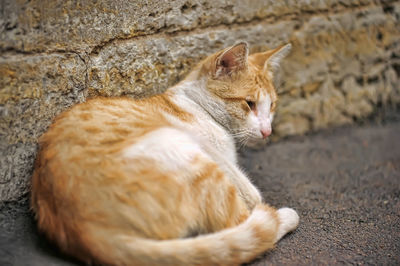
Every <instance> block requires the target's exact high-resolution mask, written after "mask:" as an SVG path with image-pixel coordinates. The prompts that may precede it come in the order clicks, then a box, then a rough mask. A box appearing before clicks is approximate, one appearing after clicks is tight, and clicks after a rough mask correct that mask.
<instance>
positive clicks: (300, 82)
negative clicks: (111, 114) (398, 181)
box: [0, 0, 400, 201]
mask: <svg viewBox="0 0 400 266" xmlns="http://www.w3.org/2000/svg"><path fill="white" fill-rule="evenodd" d="M135 2H136V3H135ZM239 40H245V41H247V42H248V43H249V44H250V45H251V50H252V51H253V52H255V51H262V50H264V49H266V48H267V47H270V48H273V47H275V46H277V45H279V44H283V43H287V42H291V43H292V44H293V51H292V53H291V54H290V56H289V57H288V58H287V60H285V61H284V63H283V67H282V76H283V78H282V84H281V86H280V89H279V95H280V102H279V104H278V111H277V115H276V119H275V125H274V136H275V138H279V137H282V136H287V135H294V134H303V133H305V132H308V131H312V130H318V129H321V128H327V127H331V126H339V125H343V124H347V123H352V122H353V121H355V120H356V119H359V118H362V117H365V116H368V115H370V114H371V113H373V112H374V110H375V109H376V107H377V106H382V105H387V104H398V103H400V88H399V82H400V3H399V2H398V1H372V0H349V1H341V0H300V1H295V0H286V1H273V0H263V1H252V0H234V1H227V0H213V1H210V0H172V1H158V0H150V1H128V0H118V1H114V0H98V1H77V0H71V1H65V0H31V1H22V0H18V1H14V0H3V1H1V2H0V201H10V200H16V199H20V198H24V197H25V196H26V193H27V191H28V190H29V179H30V175H31V173H32V167H33V161H34V157H35V154H36V150H37V138H38V137H39V136H40V135H41V134H42V133H43V132H44V131H45V130H46V128H47V127H48V125H49V124H50V122H51V120H52V118H53V117H54V116H55V115H56V114H58V113H59V112H61V111H63V110H65V109H66V108H68V107H69V106H71V105H73V104H75V103H78V102H82V101H85V99H86V98H87V97H91V96H96V95H105V96H115V95H129V96H133V97H141V96H148V95H151V94H154V93H158V92H162V91H163V90H165V89H166V88H168V87H169V86H171V85H173V84H174V83H176V82H177V81H178V80H179V79H181V78H182V77H183V76H184V75H185V74H186V73H188V71H189V70H190V69H191V67H192V66H193V65H194V64H195V63H196V62H197V61H199V60H200V59H201V58H203V57H205V56H206V55H207V54H210V53H212V52H214V51H216V50H219V49H221V48H223V47H226V46H229V45H232V44H234V43H235V42H237V41H239Z"/></svg>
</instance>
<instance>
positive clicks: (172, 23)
mask: <svg viewBox="0 0 400 266" xmlns="http://www.w3.org/2000/svg"><path fill="white" fill-rule="evenodd" d="M371 3H373V1H371V0H362V1H360V0H350V1H340V0H325V1H319V0H311V1H310V0H301V1H295V0H290V1H284V2H283V1H272V0H266V1H251V0H235V1H226V0H213V1H210V0H172V1H158V0H150V1H114V0H102V1H90V0H84V1H76V0H75V1H64V0H56V1H49V0H45V1H43V0H33V1H10V0H8V1H2V2H1V3H0V14H1V16H0V30H1V32H0V50H8V49H11V50H17V51H25V52H28V51H65V50H66V51H78V50H79V51H89V50H92V49H94V48H97V46H99V45H102V44H104V43H107V42H109V41H110V40H115V39H126V38H132V37H136V36H143V35H149V34H154V33H158V32H166V33H173V32H181V31H189V30H194V29H197V28H205V27H210V26H215V25H221V24H227V25H228V24H232V23H243V22H248V21H251V20H255V19H256V20H257V19H265V18H270V19H271V21H275V20H276V18H278V17H281V16H289V15H299V14H300V13H302V12H307V13H309V12H321V11H328V10H336V9H337V10H340V9H342V8H346V7H351V6H364V5H367V4H371Z"/></svg>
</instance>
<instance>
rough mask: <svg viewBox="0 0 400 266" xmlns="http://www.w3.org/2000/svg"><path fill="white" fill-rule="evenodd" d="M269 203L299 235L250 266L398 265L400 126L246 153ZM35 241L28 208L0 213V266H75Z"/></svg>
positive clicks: (14, 206)
mask: <svg viewBox="0 0 400 266" xmlns="http://www.w3.org/2000/svg"><path fill="white" fill-rule="evenodd" d="M241 158H242V159H241V161H242V165H243V166H244V168H245V169H247V171H248V173H249V174H250V176H252V177H253V179H254V182H255V183H256V185H257V186H258V187H259V188H260V189H261V190H262V192H263V196H264V199H265V201H266V202H268V203H270V204H271V205H273V206H276V207H283V206H290V207H292V208H295V209H296V210H297V211H298V213H299V215H300V225H299V228H298V229H297V230H296V231H295V232H293V233H291V234H289V235H287V236H286V237H285V238H283V239H282V240H281V241H280V242H279V243H278V245H277V246H276V248H275V249H274V250H272V251H270V252H267V253H266V254H264V255H262V256H260V257H259V258H258V259H256V260H255V261H254V262H252V263H250V264H249V265H253V266H255V265H267V264H268V265H270V264H272V265H310V264H327V265H335V264H363V265H365V264H372V265H400V119H399V118H398V115H397V117H395V118H394V119H390V122H388V123H384V124H382V123H380V124H378V123H367V124H364V125H363V126H352V127H344V128H339V129H335V130H329V131H324V132H320V133H316V134H313V135H309V136H305V137H295V138H289V139H286V140H283V141H280V142H277V143H274V144H271V145H269V146H267V147H266V148H265V149H263V150H259V151H254V150H253V151H250V150H247V151H244V152H242V154H241ZM76 264H78V263H77V262H76V261H73V260H71V259H68V258H65V257H63V256H62V255H60V254H59V253H58V252H57V249H56V248H55V247H53V246H52V245H51V244H49V243H48V242H47V241H46V240H44V239H43V237H42V236H40V235H38V233H37V231H36V229H35V227H34V222H33V219H32V217H31V214H30V213H29V210H28V207H27V204H26V203H7V204H3V205H2V206H0V265H57V266H61V265H76Z"/></svg>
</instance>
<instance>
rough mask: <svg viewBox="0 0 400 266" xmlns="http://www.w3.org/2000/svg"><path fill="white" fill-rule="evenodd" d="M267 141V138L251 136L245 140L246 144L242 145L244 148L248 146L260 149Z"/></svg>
mask: <svg viewBox="0 0 400 266" xmlns="http://www.w3.org/2000/svg"><path fill="white" fill-rule="evenodd" d="M267 143H268V138H266V139H263V138H252V139H249V140H248V141H247V142H246V145H245V146H244V147H245V148H250V149H254V150H257V149H262V148H264V146H265V145H266V144H267Z"/></svg>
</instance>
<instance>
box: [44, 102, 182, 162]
mask: <svg viewBox="0 0 400 266" xmlns="http://www.w3.org/2000/svg"><path fill="white" fill-rule="evenodd" d="M166 114H170V115H175V116H177V117H185V116H188V115H187V114H184V111H183V110H178V107H176V106H172V102H171V101H170V100H169V98H168V96H165V95H158V96H154V97H151V98H147V99H142V100H135V99H130V98H95V99H91V100H88V101H87V102H85V103H81V104H78V105H75V106H74V107H72V108H71V109H69V110H67V111H65V112H64V113H62V114H60V115H59V116H58V117H56V119H55V120H54V122H53V124H52V125H51V126H50V128H49V130H48V131H47V132H46V133H45V134H43V136H42V137H41V138H40V146H41V147H43V146H46V148H47V149H48V148H50V147H48V146H49V145H50V146H53V147H52V148H57V149H58V151H57V152H58V153H59V152H61V153H62V152H73V151H74V150H79V152H85V151H89V150H91V151H94V150H96V149H98V152H99V153H97V155H100V154H104V153H109V152H116V151H117V150H118V149H121V148H123V146H124V145H125V144H126V141H129V142H131V143H133V142H135V139H138V138H140V137H141V136H143V135H145V134H147V133H149V132H150V131H154V130H156V129H157V128H161V127H165V126H169V125H170V122H169V121H168V119H166ZM63 149H66V150H65V151H64V150H63Z"/></svg>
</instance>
